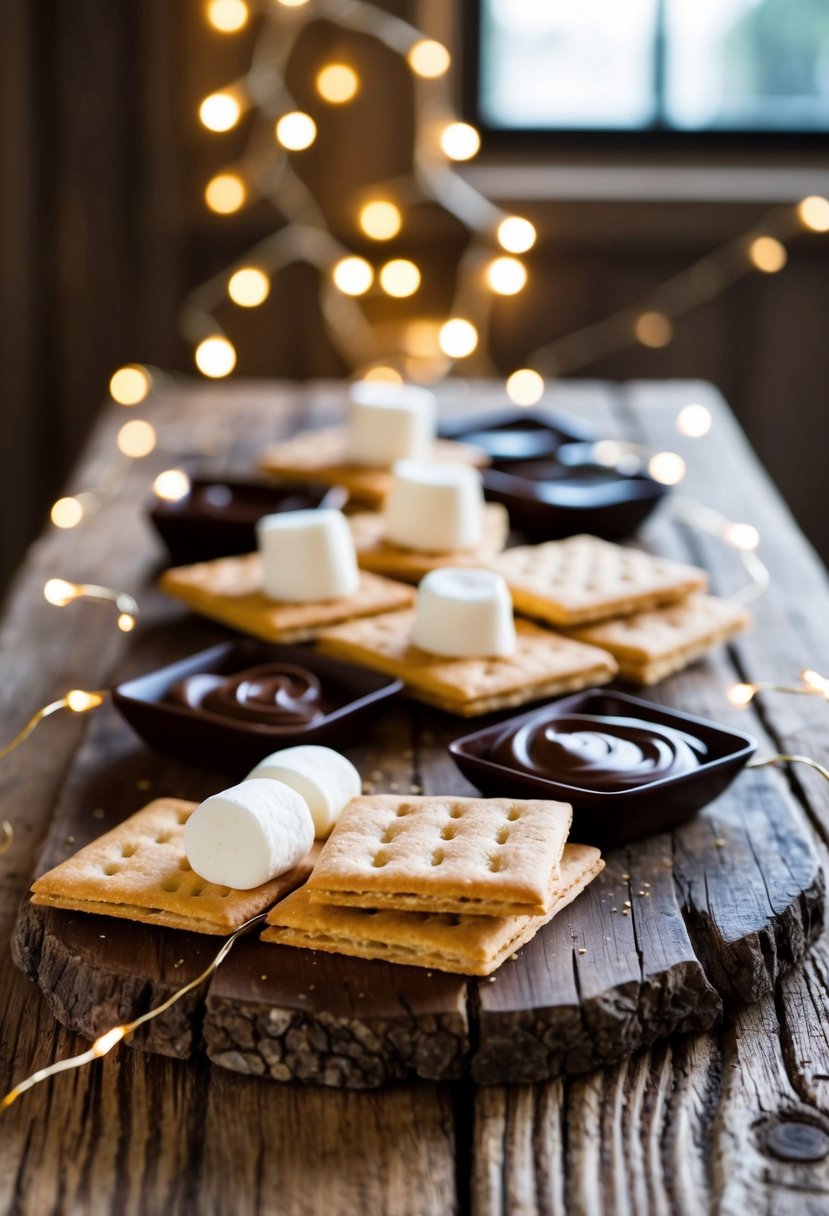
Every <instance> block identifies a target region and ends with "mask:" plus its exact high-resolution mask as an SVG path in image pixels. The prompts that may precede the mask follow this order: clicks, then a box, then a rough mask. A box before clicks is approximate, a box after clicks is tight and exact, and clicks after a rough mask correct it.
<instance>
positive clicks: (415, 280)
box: [380, 258, 420, 300]
mask: <svg viewBox="0 0 829 1216" xmlns="http://www.w3.org/2000/svg"><path fill="white" fill-rule="evenodd" d="M380 286H381V287H382V288H383V291H385V293H386V295H389V296H394V297H395V298H396V299H398V300H402V299H405V297H406V296H413V295H414V293H415V292H416V291H417V289H418V287H419V286H420V271H419V270H418V268H417V266H415V264H414V262H410V261H408V260H407V259H406V258H393V259H392V261H390V262H386V264H385V266H383V267H382V268H381V270H380Z"/></svg>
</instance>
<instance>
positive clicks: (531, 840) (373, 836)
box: [308, 794, 573, 916]
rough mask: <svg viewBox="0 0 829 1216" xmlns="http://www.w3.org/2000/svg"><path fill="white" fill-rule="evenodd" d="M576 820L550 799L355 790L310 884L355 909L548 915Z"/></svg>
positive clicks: (314, 894)
mask: <svg viewBox="0 0 829 1216" xmlns="http://www.w3.org/2000/svg"><path fill="white" fill-rule="evenodd" d="M572 818H573V811H572V808H571V807H570V806H569V805H568V804H567V803H566V802H549V801H546V800H542V799H533V798H530V799H521V800H516V799H512V798H455V797H437V796H434V797H432V796H426V795H424V796H422V797H399V796H395V795H393V794H378V795H376V796H374V797H367V798H366V797H361V798H353V799H352V800H351V802H349V804H348V806H347V807H346V808H345V810H344V811H343V812H342V814H341V815H340V818H339V820H338V822H337V825H336V827H335V828H334V831H333V832H332V834H331V836H330V837H329V840H328V842H327V844H326V845H325V847H324V849H323V850H322V852H321V854H320V858H319V861H318V862H317V866H316V869H315V871H314V873H313V874H312V875H311V878H310V879H309V882H308V894H309V896H310V898H311V900H312V902H315V903H316V902H319V903H325V904H345V905H346V906H348V907H352V908H380V909H383V908H395V909H397V910H398V911H414V912H417V911H421V910H425V911H428V912H465V913H472V914H475V915H479V916H545V915H546V914H547V913H548V912H549V910H550V903H551V900H552V892H553V890H554V887H555V883H556V882H557V880H558V877H559V866H560V863H561V854H562V852H563V850H564V843H565V841H566V840H567V834H568V832H569V831H570V823H571V820H572Z"/></svg>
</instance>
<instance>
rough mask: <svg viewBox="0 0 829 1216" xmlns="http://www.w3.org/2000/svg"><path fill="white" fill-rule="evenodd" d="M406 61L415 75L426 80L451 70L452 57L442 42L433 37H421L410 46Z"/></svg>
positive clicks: (433, 78)
mask: <svg viewBox="0 0 829 1216" xmlns="http://www.w3.org/2000/svg"><path fill="white" fill-rule="evenodd" d="M406 61H407V63H408V65H409V67H410V68H411V69H412V71H413V72H414V74H415V76H421V77H422V78H423V79H424V80H435V79H436V78H437V77H438V76H443V75H445V74H446V72H448V71H449V65H450V64H451V62H452V57H451V55H450V54H449V52H448V51H447V49H446V47H445V46H444V45H443V43H442V42H435V40H434V39H433V38H421V39H420V41H419V42H416V43H415V44H414V46H412V47H410V48H409V51H408V54H407V55H406Z"/></svg>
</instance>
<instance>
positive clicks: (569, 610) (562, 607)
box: [488, 535, 708, 626]
mask: <svg viewBox="0 0 829 1216" xmlns="http://www.w3.org/2000/svg"><path fill="white" fill-rule="evenodd" d="M488 565H489V568H490V570H495V571H497V572H498V574H501V575H503V577H504V578H505V579H506V581H507V584H508V586H509V589H510V591H511V592H512V600H513V603H514V604H515V607H516V610H517V611H518V612H525V613H526V614H527V615H528V616H532V617H537V618H538V619H539V620H542V621H549V622H550V623H551V624H553V625H568V626H569V625H580V624H582V623H587V622H589V621H603V620H607V618H608V617H614V616H627V615H629V614H630V613H633V612H643V611H646V610H648V609H650V608H657V607H660V606H661V605H663V604H669V603H674V602H675V601H677V600H682V599H684V598H685V597H686V596H687V595H690V594H691V592H692V591H705V589H706V587H707V586H708V576H707V575H706V573H705V571H704V570H698V569H697V568H696V567H695V566H685V565H682V564H680V563H679V562H673V561H669V560H668V559H667V558H664V557H654V556H652V555H651V554H650V553H643V552H642V551H641V550H640V549H628V548H625V547H624V546H623V545H614V544H612V543H611V542H610V541H606V540H600V539H599V538H598V537H597V536H586V535H581V536H570V537H568V538H567V540H551V541H547V542H545V543H544V544H542V545H519V546H518V547H516V548H515V549H507V550H506V551H505V552H504V553H501V554H499V556H498V557H495V558H493V559H492V561H491V562H489V563H488Z"/></svg>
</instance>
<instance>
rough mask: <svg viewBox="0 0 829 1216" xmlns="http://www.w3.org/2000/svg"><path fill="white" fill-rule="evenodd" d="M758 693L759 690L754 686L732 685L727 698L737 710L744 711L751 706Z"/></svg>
mask: <svg viewBox="0 0 829 1216" xmlns="http://www.w3.org/2000/svg"><path fill="white" fill-rule="evenodd" d="M756 692H757V689H756V687H755V686H754V685H753V684H732V685H731V687H730V688H729V690H728V692H727V693H726V696H727V697H728V700H729V702H730V704H731V705H733V706H734V707H735V709H742V708H744V707H745V706H746V705H750V704H751V702H752V701H753V700H754V694H755V693H756Z"/></svg>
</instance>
